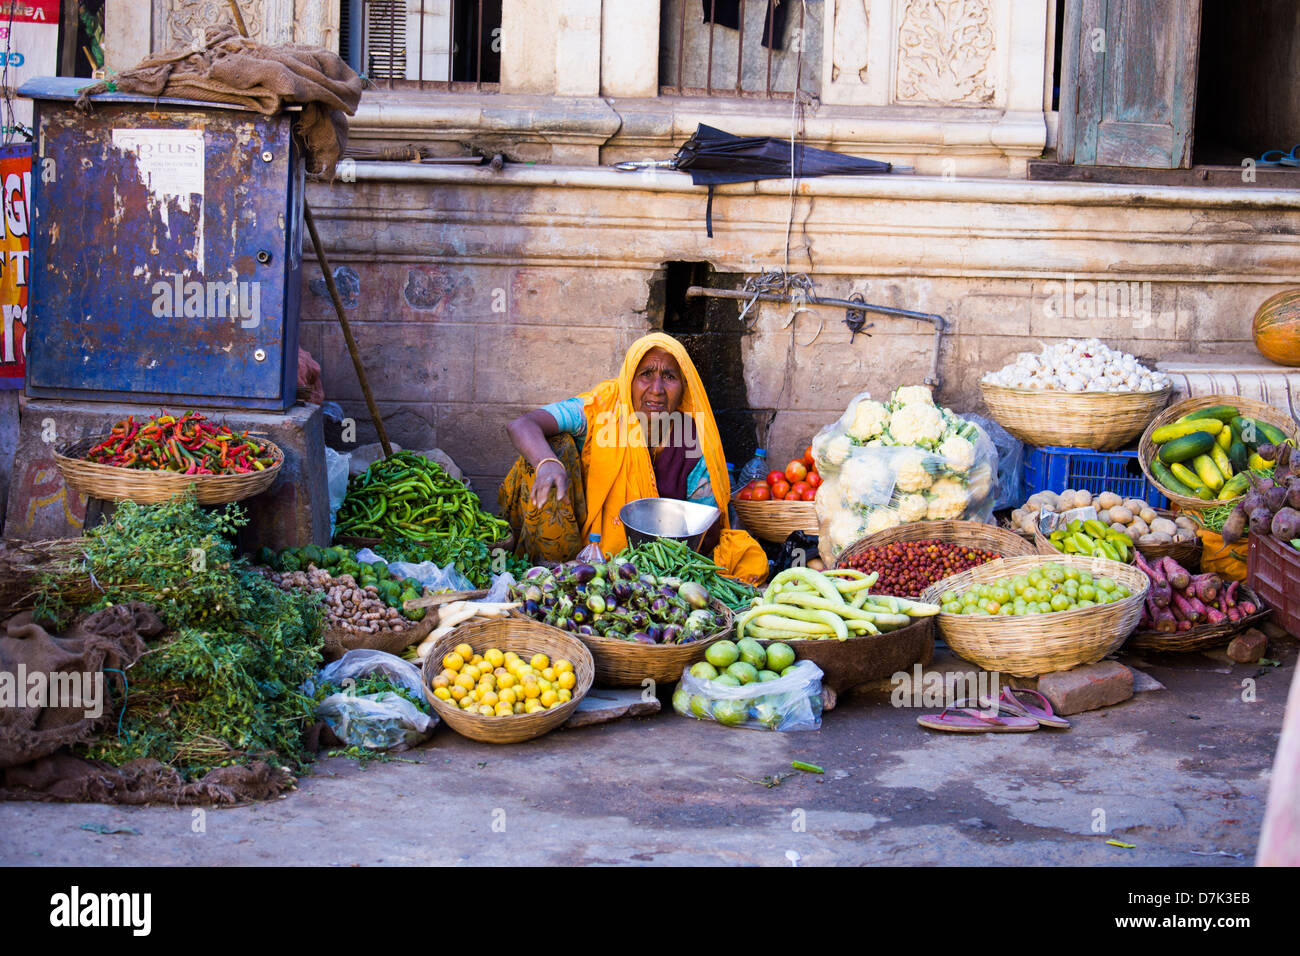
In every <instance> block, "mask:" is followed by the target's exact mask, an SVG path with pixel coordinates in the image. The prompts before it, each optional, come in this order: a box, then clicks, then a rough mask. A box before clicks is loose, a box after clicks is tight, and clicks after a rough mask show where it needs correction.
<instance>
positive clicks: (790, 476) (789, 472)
mask: <svg viewBox="0 0 1300 956" xmlns="http://www.w3.org/2000/svg"><path fill="white" fill-rule="evenodd" d="M785 477H786V479H787V480H789V482H790V483H791V484H794V483H795V482H796V481H803V480H804V479H805V478H807V477H808V466H807V465H805V464H804V463H803V459H802V458H796V459H794V461H792V462H790V463H789V464H788V465H786V466H785Z"/></svg>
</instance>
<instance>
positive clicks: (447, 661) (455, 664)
mask: <svg viewBox="0 0 1300 956" xmlns="http://www.w3.org/2000/svg"><path fill="white" fill-rule="evenodd" d="M442 666H443V667H445V668H447V670H449V671H458V670H460V669H461V668H462V667H464V666H465V658H463V657H461V656H460V655H459V654H457V653H456V652H455V651H452V652H451V653H450V654H448V655H447V656H445V657H444V658H443V659H442Z"/></svg>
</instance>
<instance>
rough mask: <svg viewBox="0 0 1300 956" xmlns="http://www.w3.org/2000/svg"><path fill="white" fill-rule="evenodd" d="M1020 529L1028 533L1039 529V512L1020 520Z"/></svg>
mask: <svg viewBox="0 0 1300 956" xmlns="http://www.w3.org/2000/svg"><path fill="white" fill-rule="evenodd" d="M1020 530H1021V531H1024V532H1026V533H1027V534H1033V533H1034V532H1035V531H1036V530H1038V515H1037V514H1028V515H1025V518H1024V520H1023V521H1021V522H1020Z"/></svg>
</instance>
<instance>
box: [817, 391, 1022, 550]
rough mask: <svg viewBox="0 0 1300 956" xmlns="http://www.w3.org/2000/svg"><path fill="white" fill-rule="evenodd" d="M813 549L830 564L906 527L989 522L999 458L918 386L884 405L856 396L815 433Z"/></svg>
mask: <svg viewBox="0 0 1300 956" xmlns="http://www.w3.org/2000/svg"><path fill="white" fill-rule="evenodd" d="M812 450H813V459H814V460H815V461H816V463H817V471H818V472H819V473H820V474H821V476H822V484H821V486H820V487H819V488H818V489H817V498H816V503H817V520H818V522H819V525H820V528H819V530H820V534H819V536H818V539H819V540H818V545H819V550H820V552H821V557H822V560H823V561H825V562H826V563H827V565H831V564H833V563H834V562H835V560H836V559H837V558H838V557H839V555H840V552H841V551H843V550H844V549H845V548H847V547H848V546H849V545H850V544H852V543H853V542H855V541H857V540H859V539H860V538H863V537H866V536H867V535H870V534H875V533H876V532H878V531H884V530H886V529H888V528H892V527H895V526H896V525H900V524H907V523H908V522H912V521H942V520H953V519H961V520H967V521H985V522H987V521H989V520H990V519H991V518H992V515H993V503H994V499H995V497H996V491H997V474H998V451H997V448H996V447H995V446H994V444H993V442H992V441H991V440H990V439H989V437H988V435H986V434H984V432H983V431H981V430H980V428H979V426H977V425H975V424H973V423H971V422H968V421H965V420H964V419H962V418H959V417H958V416H957V415H954V414H953V413H952V412H951V411H950V410H949V409H946V408H940V407H938V406H936V405H935V404H934V402H933V400H932V398H931V397H930V390H929V389H928V388H926V387H925V386H905V387H903V388H900V389H898V390H897V391H895V392H894V394H893V396H891V398H890V400H889V401H888V402H887V403H886V402H876V401H872V399H871V396H870V394H868V393H867V392H863V393H862V394H860V395H856V396H854V398H853V400H852V401H851V402H849V406H848V408H847V409H845V412H844V414H843V415H841V416H840V419H839V421H837V422H835V423H833V424H831V425H828V426H827V427H826V428H823V429H822V430H821V431H820V432H818V433H817V436H816V437H815V438H814V439H813V443H812Z"/></svg>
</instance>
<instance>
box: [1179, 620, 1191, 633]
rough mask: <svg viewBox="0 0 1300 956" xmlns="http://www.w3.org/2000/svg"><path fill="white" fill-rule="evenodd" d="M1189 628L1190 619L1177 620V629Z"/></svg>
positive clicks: (1187, 629)
mask: <svg viewBox="0 0 1300 956" xmlns="http://www.w3.org/2000/svg"><path fill="white" fill-rule="evenodd" d="M1191 629H1192V622H1191V621H1179V622H1178V630H1180V631H1190V630H1191Z"/></svg>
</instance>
